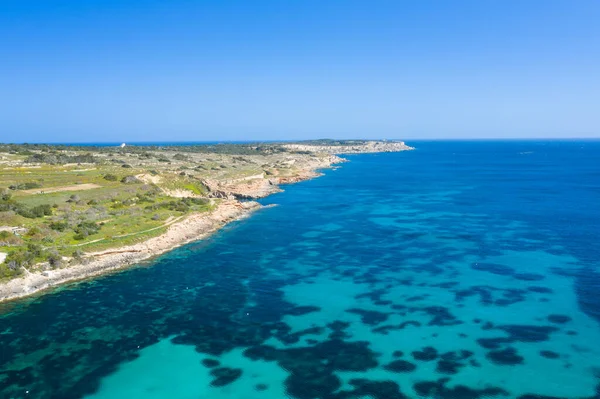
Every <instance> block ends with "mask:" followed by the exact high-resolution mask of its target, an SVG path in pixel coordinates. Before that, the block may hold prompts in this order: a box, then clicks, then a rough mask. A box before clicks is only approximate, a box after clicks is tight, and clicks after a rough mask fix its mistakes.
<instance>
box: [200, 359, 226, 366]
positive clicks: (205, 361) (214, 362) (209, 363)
mask: <svg viewBox="0 0 600 399" xmlns="http://www.w3.org/2000/svg"><path fill="white" fill-rule="evenodd" d="M202 364H203V365H204V367H208V368H213V367H217V366H219V365H220V364H221V362H219V361H218V360H215V359H203V360H202Z"/></svg>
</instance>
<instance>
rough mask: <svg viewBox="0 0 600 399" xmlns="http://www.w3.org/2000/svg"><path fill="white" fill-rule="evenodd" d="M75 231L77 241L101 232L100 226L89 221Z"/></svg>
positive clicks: (78, 226) (79, 225)
mask: <svg viewBox="0 0 600 399" xmlns="http://www.w3.org/2000/svg"><path fill="white" fill-rule="evenodd" d="M73 230H74V231H75V236H74V238H75V239H76V240H83V239H85V238H86V237H88V236H91V235H93V234H97V233H98V232H99V231H100V226H99V225H98V224H96V223H94V222H92V221H89V220H87V221H84V222H81V223H79V224H78V225H77V226H75V228H74V229H73Z"/></svg>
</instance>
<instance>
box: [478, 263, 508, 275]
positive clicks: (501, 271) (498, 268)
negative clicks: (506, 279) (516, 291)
mask: <svg viewBox="0 0 600 399" xmlns="http://www.w3.org/2000/svg"><path fill="white" fill-rule="evenodd" d="M471 268H472V269H473V270H480V271H484V272H488V273H492V274H497V275H500V276H510V275H513V274H514V273H515V269H513V268H512V267H509V266H505V265H500V264H497V263H475V264H474V265H471Z"/></svg>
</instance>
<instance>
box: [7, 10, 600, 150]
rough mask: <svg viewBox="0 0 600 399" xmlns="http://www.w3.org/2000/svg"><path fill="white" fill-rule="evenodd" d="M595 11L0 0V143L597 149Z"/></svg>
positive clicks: (599, 111) (599, 52)
mask: <svg viewBox="0 0 600 399" xmlns="http://www.w3.org/2000/svg"><path fill="white" fill-rule="evenodd" d="M598 21H600V1H597V0H577V1H571V0H563V1H556V0H527V1H520V0H519V1H517V0H506V1H500V0H498V1H493V0H489V1H482V0H476V1H461V0H456V1H441V0H438V1H432V0H419V1H400V0H390V1H381V0H373V1H366V0H364V1H354V0H343V1H342V0H340V1H338V0H329V1H313V0H302V1H266V0H264V1H263V0H255V1H241V0H240V1H233V0H231V1H228V0H223V1H217V0H215V1H200V0H197V1H177V0H174V1H151V0H146V1H142V0H119V1H116V0H101V1H100V0H94V1H91V0H77V1H72V0H69V1H55V0H43V1H42V0H40V1H33V0H2V1H1V2H0V54H1V56H0V59H1V61H0V141H1V142H24V141H28V142H40V141H41V142H73V141H76V142H91V141H94V142H95V141H167V140H177V141H190V140H192V141H201V140H253V139H270V140H277V139H302V138H322V137H334V138H359V137H361V138H384V137H385V138H406V139H419V138H420V139H429V138H473V137H477V138H527V137H534V138H535V137H599V136H600V23H598Z"/></svg>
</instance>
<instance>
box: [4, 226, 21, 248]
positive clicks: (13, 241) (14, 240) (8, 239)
mask: <svg viewBox="0 0 600 399" xmlns="http://www.w3.org/2000/svg"><path fill="white" fill-rule="evenodd" d="M22 243H23V240H22V239H21V238H19V237H17V236H16V235H14V234H13V233H11V232H10V231H6V230H3V231H0V246H2V247H9V246H14V245H21V244H22Z"/></svg>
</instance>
